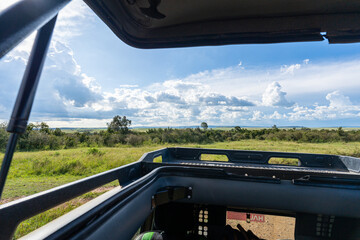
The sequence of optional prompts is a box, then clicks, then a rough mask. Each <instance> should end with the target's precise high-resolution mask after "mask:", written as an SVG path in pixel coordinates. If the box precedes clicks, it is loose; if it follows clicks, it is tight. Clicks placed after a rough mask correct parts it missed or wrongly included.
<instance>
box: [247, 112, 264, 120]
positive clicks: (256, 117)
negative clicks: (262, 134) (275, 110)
mask: <svg viewBox="0 0 360 240" xmlns="http://www.w3.org/2000/svg"><path fill="white" fill-rule="evenodd" d="M263 117H264V116H263V113H262V112H260V111H254V112H253V115H252V117H251V118H250V119H249V120H250V121H260V120H262V119H263Z"/></svg>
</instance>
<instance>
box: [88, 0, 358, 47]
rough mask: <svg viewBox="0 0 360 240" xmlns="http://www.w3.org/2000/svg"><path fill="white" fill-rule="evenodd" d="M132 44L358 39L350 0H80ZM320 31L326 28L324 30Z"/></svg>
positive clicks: (353, 4)
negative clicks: (83, 0)
mask: <svg viewBox="0 0 360 240" xmlns="http://www.w3.org/2000/svg"><path fill="white" fill-rule="evenodd" d="M85 2H86V3H87V4H88V5H89V6H90V7H91V8H92V9H93V10H94V11H95V12H96V13H97V15H98V16H99V17H100V18H101V19H102V20H103V21H104V22H105V23H106V24H107V25H108V26H109V27H110V28H111V29H112V31H113V32H114V33H115V34H116V35H117V36H118V37H119V38H120V39H121V40H123V41H124V42H126V43H127V44H129V45H131V46H134V47H138V48H165V47H166V48H167V47H190V46H203V45H225V44H251V43H279V42H300V41H322V40H324V37H325V38H327V39H328V40H329V43H351V42H358V41H360V25H359V22H360V2H359V1H355V0H349V1H339V0H316V1H314V0H296V1H295V0H272V1H268V0H256V1H254V0H237V1H234V0H221V1H219V0H196V1H194V0H181V1H178V0H116V1H114V0H85ZM322 33H326V34H325V35H324V34H322Z"/></svg>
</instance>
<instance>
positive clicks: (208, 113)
mask: <svg viewBox="0 0 360 240" xmlns="http://www.w3.org/2000/svg"><path fill="white" fill-rule="evenodd" d="M14 2H16V0H10V1H6V2H5V1H0V10H2V9H5V8H6V7H8V6H9V5H10V4H12V3H14ZM34 36H35V35H34V34H32V35H31V36H29V37H28V38H27V39H26V40H24V42H23V43H21V44H20V45H19V46H18V47H16V48H15V49H14V50H12V51H11V52H10V53H9V54H7V55H6V56H5V57H3V58H2V59H0V79H1V81H0V121H2V122H7V121H8V119H9V118H10V115H11V111H12V107H13V105H14V102H15V98H16V93H17V91H18V88H19V85H20V82H21V79H22V74H23V72H24V69H25V66H26V63H27V59H28V56H29V53H30V50H31V46H32V42H33V40H34ZM359 77H360V44H334V45H333V44H328V43H327V41H323V42H315V43H283V44H260V45H259V44H258V45H231V46H218V47H193V48H177V49H156V50H141V49H136V48H133V47H130V46H128V45H126V44H125V43H123V42H122V41H121V40H119V39H118V38H117V37H116V36H115V35H114V34H113V33H112V32H111V30H110V29H109V28H108V27H107V26H106V25H105V24H104V23H103V22H102V21H101V20H100V19H99V18H98V17H97V16H96V15H95V14H94V13H93V12H92V11H91V10H90V9H89V8H88V7H87V5H86V4H84V3H83V2H82V1H79V0H73V1H72V2H71V3H70V4H69V5H68V6H67V7H66V8H65V9H64V10H63V11H61V12H60V15H59V18H58V20H57V24H56V28H55V31H54V35H53V38H52V42H51V45H50V48H49V52H48V56H47V60H46V62H45V66H44V71H43V73H42V76H41V79H40V84H39V88H38V92H37V95H36V97H35V102H34V106H33V110H32V113H31V116H30V122H41V121H45V122H47V123H48V124H49V125H50V127H74V128H78V127H106V123H108V122H110V121H111V118H112V117H113V116H115V115H121V116H127V118H128V119H131V120H132V124H133V126H153V127H156V126H163V127H167V126H170V127H176V126H198V125H200V123H201V122H203V121H205V122H207V123H208V124H209V125H210V126H272V125H274V124H276V125H277V126H306V127H337V126H343V127H350V126H360V124H359V122H358V118H359V117H360V95H359V94H358V93H357V92H358V90H359V89H360V81H359V80H360V79H359Z"/></svg>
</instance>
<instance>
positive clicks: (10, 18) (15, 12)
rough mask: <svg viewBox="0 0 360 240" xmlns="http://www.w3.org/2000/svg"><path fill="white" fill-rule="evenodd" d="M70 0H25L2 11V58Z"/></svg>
mask: <svg viewBox="0 0 360 240" xmlns="http://www.w3.org/2000/svg"><path fill="white" fill-rule="evenodd" d="M0 1H6V0H0ZM70 1H71V0H23V1H21V2H18V3H16V4H14V5H12V6H10V7H9V8H7V9H5V10H3V11H2V12H0V58H1V57H3V56H4V55H5V54H6V53H8V52H9V51H10V50H11V49H13V48H14V47H15V46H16V45H17V44H19V43H20V42H21V41H22V40H24V39H25V38H26V37H27V36H28V35H30V34H31V33H32V32H34V31H36V30H38V29H40V28H41V27H43V26H44V25H45V24H46V23H48V22H49V21H50V20H51V19H52V18H54V17H55V16H56V15H57V13H58V12H59V11H60V10H61V9H62V8H63V7H65V6H66V4H68V3H69V2H70Z"/></svg>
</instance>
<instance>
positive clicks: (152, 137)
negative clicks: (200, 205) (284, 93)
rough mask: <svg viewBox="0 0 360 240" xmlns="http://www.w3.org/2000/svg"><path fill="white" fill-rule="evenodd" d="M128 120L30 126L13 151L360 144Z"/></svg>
mask: <svg viewBox="0 0 360 240" xmlns="http://www.w3.org/2000/svg"><path fill="white" fill-rule="evenodd" d="M130 125H131V120H129V119H127V118H126V117H125V116H124V117H120V116H115V117H114V118H113V121H112V122H110V123H109V124H108V128H107V129H106V130H100V131H85V132H79V131H77V132H72V133H67V132H64V131H62V130H61V129H60V128H56V129H51V128H49V126H48V124H46V123H44V122H42V123H40V124H34V123H30V124H29V125H28V127H27V130H26V132H25V133H24V134H23V135H21V137H20V138H19V140H18V145H17V150H20V151H32V150H56V149H68V148H76V147H102V146H106V147H115V146H118V145H123V144H127V145H131V146H140V145H153V144H166V143H172V144H186V143H197V144H205V143H213V142H224V141H239V140H246V139H258V140H269V141H294V142H310V143H325V142H339V141H342V142H354V141H359V142H360V130H346V131H345V130H344V129H343V128H341V127H339V128H337V129H310V128H300V129H299V128H290V129H280V128H277V127H276V126H275V125H274V126H273V127H272V128H263V129H247V128H241V127H239V126H237V127H234V128H232V129H229V130H222V129H208V126H207V124H206V125H205V124H203V123H202V124H201V125H200V126H201V128H200V127H198V128H185V129H178V128H152V129H148V130H146V131H136V130H134V129H130V128H129V127H130ZM8 137H9V134H8V133H7V132H6V124H4V123H3V124H1V125H0V150H1V151H4V150H5V147H6V143H7V139H8Z"/></svg>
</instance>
